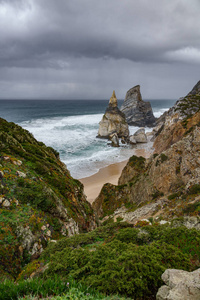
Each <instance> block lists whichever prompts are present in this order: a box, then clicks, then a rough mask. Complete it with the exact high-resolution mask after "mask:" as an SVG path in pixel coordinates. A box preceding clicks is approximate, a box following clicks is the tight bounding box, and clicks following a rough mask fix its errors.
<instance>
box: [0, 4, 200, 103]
mask: <svg viewBox="0 0 200 300" xmlns="http://www.w3.org/2000/svg"><path fill="white" fill-rule="evenodd" d="M199 12H200V1H198V0H191V1H186V0H163V1H160V0H152V1H151V2H150V1H149V0H140V1H132V0H126V1H124V0H123V1H122V0H109V1H107V0H101V1H97V0H84V1H83V0H73V1H66V0H59V1H55V0H48V1H47V0H27V1H23V0H21V1H20V0H12V1H8V0H7V1H6V0H4V1H2V0H0V36H1V40H0V80H1V81H0V88H1V86H2V87H4V89H3V90H4V91H5V90H6V87H7V86H8V85H9V81H10V83H11V82H12V83H13V82H16V86H15V85H13V87H12V88H11V90H13V94H14V95H16V94H17V95H19V94H20V89H21V91H22V92H21V94H23V93H24V91H25V90H26V92H27V93H28V94H31V95H32V94H34V89H31V88H30V86H31V84H32V85H33V86H34V85H35V87H36V89H37V87H38V86H39V85H40V86H42V85H43V90H42V92H41V87H40V88H38V90H40V92H38V93H37V96H38V97H39V93H41V95H42V97H44V94H45V92H46V93H47V94H48V90H51V93H50V94H54V95H59V97H68V96H69V97H71V96H73V93H75V94H76V95H77V96H76V97H79V95H78V87H81V89H82V90H84V93H85V95H86V96H85V97H87V95H88V92H87V90H88V89H90V90H91V93H93V94H94V96H95V90H96V91H98V94H99V95H103V93H102V86H103V87H105V86H106V87H108V88H109V87H110V85H112V84H113V85H114V83H115V84H117V85H119V84H120V82H121V84H122V85H123V87H124V88H125V83H126V81H125V80H127V82H129V81H130V82H131V80H129V77H132V78H133V79H134V80H136V81H137V82H136V84H137V83H140V82H138V81H142V82H144V83H145V84H146V85H147V86H148V85H149V86H151V87H152V82H156V81H157V82H161V80H164V77H165V76H166V79H167V80H169V81H170V82H171V81H172V80H171V78H174V76H175V75H177V76H178V74H179V76H180V78H184V77H183V74H182V73H181V72H182V71H183V69H184V70H185V68H186V67H188V65H189V66H190V64H191V65H193V67H191V72H192V68H194V71H193V73H192V75H191V77H190V78H191V80H193V78H194V79H195V78H196V77H197V73H198V72H197V68H196V66H194V65H195V64H199V62H200V60H199V55H200V54H199V53H200V31H199V28H200V18H199ZM152 66H153V67H152ZM107 68H109V70H108V69H107ZM149 70H151V74H149ZM170 70H173V71H172V72H171V73H170ZM174 70H177V71H176V72H175V71H174ZM128 72H129V74H128ZM135 72H137V73H135ZM91 73H92V74H91ZM162 73H163V74H164V75H163V76H161V74H162ZM24 74H27V75H26V76H27V77H28V78H29V79H28V78H27V79H26V78H24ZM122 74H123V76H122ZM147 74H148V76H149V78H148V79H146V76H147ZM15 76H16V77H15ZM185 76H186V75H185ZM124 78H126V79H124ZM144 78H145V79H144ZM20 79H22V80H23V84H21V85H20V83H19V82H18V80H19V81H20ZM133 79H132V81H134V80H133ZM39 80H40V83H38V81H39ZM65 80H66V84H65V83H64V81H65ZM197 80H198V78H197ZM48 82H51V86H50V85H49V84H48ZM108 82H110V83H112V84H110V85H109V83H108ZM148 82H151V84H148ZM184 82H185V80H184ZM67 83H68V85H67ZM194 83H195V82H193V83H192V85H193V84H194ZM131 84H132V83H131ZM133 84H134V83H133ZM55 85H56V87H55ZM98 85H99V86H100V88H99V87H98ZM26 86H27V88H26ZM58 86H60V91H61V92H59V87H58ZM91 86H92V88H91ZM64 87H65V88H64ZM128 88H129V87H127V89H128ZM52 89H54V92H52ZM93 89H94V91H93ZM103 90H104V94H105V92H106V89H104V88H103ZM146 90H148V88H147V89H146ZM62 91H63V94H62ZM152 91H153V90H151V89H150V92H149V94H150V95H153V94H152ZM166 91H168V90H167V89H166ZM160 93H161V92H160ZM167 93H168V95H170V97H172V95H171V93H169V91H168V92H167ZM122 94H123V92H122V89H121V90H120V96H121V95H122ZM5 95H6V92H5ZM95 97H96V98H98V96H97V95H96V96H95ZM101 97H102V96H101Z"/></svg>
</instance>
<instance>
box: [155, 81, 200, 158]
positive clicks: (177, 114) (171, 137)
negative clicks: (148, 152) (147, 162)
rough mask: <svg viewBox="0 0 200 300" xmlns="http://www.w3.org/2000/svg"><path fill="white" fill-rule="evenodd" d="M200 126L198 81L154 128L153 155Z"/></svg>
mask: <svg viewBox="0 0 200 300" xmlns="http://www.w3.org/2000/svg"><path fill="white" fill-rule="evenodd" d="M199 124H200V81H199V82H198V83H197V84H196V85H195V86H194V88H193V89H192V90H191V92H189V93H188V95H187V96H186V97H184V98H181V99H179V100H178V101H177V102H176V104H175V105H174V106H173V107H172V108H170V109H169V110H168V111H167V112H165V113H164V114H163V115H162V116H161V117H160V118H159V119H158V121H157V126H156V127H155V128H154V133H155V141H154V148H155V153H161V152H162V151H164V150H166V149H168V148H169V147H170V146H171V145H173V144H174V143H176V142H177V141H179V140H180V139H181V138H182V137H183V136H184V135H185V134H186V133H187V132H188V131H190V130H192V128H194V127H195V126H199Z"/></svg>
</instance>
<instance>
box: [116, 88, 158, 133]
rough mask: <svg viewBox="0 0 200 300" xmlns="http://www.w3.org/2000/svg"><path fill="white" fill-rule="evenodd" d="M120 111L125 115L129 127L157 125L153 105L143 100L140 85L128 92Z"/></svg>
mask: <svg viewBox="0 0 200 300" xmlns="http://www.w3.org/2000/svg"><path fill="white" fill-rule="evenodd" d="M120 110H121V111H122V112H123V113H124V114H125V116H126V120H127V123H128V124H129V125H133V126H139V127H143V126H150V127H152V126H154V125H155V121H156V119H155V117H154V115H153V111H152V108H151V104H150V102H145V101H143V100H142V96H141V93H140V86H139V85H136V86H134V87H133V88H131V89H130V90H128V92H127V93H126V97H125V100H124V102H123V104H122V106H121V108H120Z"/></svg>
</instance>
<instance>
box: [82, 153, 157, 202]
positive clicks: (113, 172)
mask: <svg viewBox="0 0 200 300" xmlns="http://www.w3.org/2000/svg"><path fill="white" fill-rule="evenodd" d="M150 154H151V153H150V152H147V151H146V150H145V149H135V150H134V153H133V155H136V156H143V157H146V158H148V157H149V156H150ZM127 162H128V160H125V161H122V162H119V163H115V164H112V165H109V166H107V167H104V168H101V169H100V170H99V171H98V173H96V174H94V175H92V176H89V177H86V178H82V179H79V181H80V182H82V183H83V185H84V192H85V194H86V196H87V200H88V201H89V202H90V203H92V202H93V201H94V200H95V199H96V197H97V196H98V195H99V193H100V191H101V189H102V187H103V185H104V184H105V183H108V182H109V183H112V184H115V185H117V183H118V179H119V177H120V175H121V172H122V170H123V168H124V167H125V165H126V164H127Z"/></svg>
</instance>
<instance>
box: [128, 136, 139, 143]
mask: <svg viewBox="0 0 200 300" xmlns="http://www.w3.org/2000/svg"><path fill="white" fill-rule="evenodd" d="M129 142H130V144H133V145H134V144H136V143H137V142H136V140H135V137H134V135H130V137H129Z"/></svg>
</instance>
